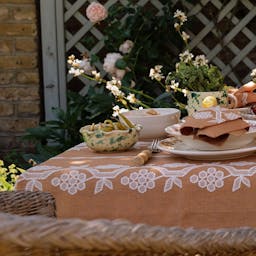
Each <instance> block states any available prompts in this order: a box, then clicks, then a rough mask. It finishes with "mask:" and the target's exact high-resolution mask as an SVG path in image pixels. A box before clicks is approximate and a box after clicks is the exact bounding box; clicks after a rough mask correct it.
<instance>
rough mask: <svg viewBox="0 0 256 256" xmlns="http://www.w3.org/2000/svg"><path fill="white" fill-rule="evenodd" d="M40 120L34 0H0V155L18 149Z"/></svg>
mask: <svg viewBox="0 0 256 256" xmlns="http://www.w3.org/2000/svg"><path fill="white" fill-rule="evenodd" d="M39 120H40V94H39V72H38V28H37V15H36V6H35V0H0V152H3V151H6V150H9V149H11V148H15V147H19V146H20V142H19V138H20V136H21V135H23V134H24V131H25V129H26V128H29V127H34V126H36V125H38V123H39Z"/></svg>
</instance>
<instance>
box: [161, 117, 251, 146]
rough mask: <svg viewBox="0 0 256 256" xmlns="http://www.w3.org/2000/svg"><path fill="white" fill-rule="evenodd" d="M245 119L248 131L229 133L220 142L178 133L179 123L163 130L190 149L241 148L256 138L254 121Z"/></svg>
mask: <svg viewBox="0 0 256 256" xmlns="http://www.w3.org/2000/svg"><path fill="white" fill-rule="evenodd" d="M245 121H246V122H248V123H249V124H250V128H249V130H248V132H246V133H244V134H243V135H240V136H236V135H232V134H230V135H229V136H228V137H227V139H226V140H225V141H224V142H222V143H221V144H213V143H208V142H206V141H204V140H200V139H198V138H194V135H182V134H181V133H180V126H181V123H179V124H174V125H171V126H168V127H166V128H165V131H166V132H167V133H168V134H169V135H171V136H174V137H176V138H177V139H178V140H180V141H182V142H183V143H184V144H185V145H187V146H189V148H191V149H196V150H204V151H210V150H231V149H239V148H243V147H245V146H246V145H248V144H251V143H253V142H254V140H255V138H256V122H255V121H252V120H245Z"/></svg>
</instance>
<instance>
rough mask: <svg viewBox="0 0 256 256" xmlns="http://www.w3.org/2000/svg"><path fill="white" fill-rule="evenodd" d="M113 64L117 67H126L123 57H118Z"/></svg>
mask: <svg viewBox="0 0 256 256" xmlns="http://www.w3.org/2000/svg"><path fill="white" fill-rule="evenodd" d="M115 66H116V67H117V68H119V69H125V68H126V67H127V63H126V61H125V60H124V59H118V60H117V61H116V63H115Z"/></svg>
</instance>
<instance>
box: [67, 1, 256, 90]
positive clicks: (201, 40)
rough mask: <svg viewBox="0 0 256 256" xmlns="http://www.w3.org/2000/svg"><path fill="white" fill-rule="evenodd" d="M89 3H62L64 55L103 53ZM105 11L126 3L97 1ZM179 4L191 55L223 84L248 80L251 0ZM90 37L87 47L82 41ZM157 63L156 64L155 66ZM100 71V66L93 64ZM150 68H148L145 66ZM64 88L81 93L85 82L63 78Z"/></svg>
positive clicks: (253, 51)
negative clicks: (187, 22)
mask: <svg viewBox="0 0 256 256" xmlns="http://www.w3.org/2000/svg"><path fill="white" fill-rule="evenodd" d="M90 2H92V1H91V0H90V1H88V0H65V1H64V5H65V13H64V20H65V39H66V53H67V55H69V54H71V53H75V54H76V55H79V54H81V53H83V52H85V51H87V52H91V53H95V54H99V55H100V54H101V53H102V52H104V43H103V42H102V38H103V36H104V28H102V29H101V28H95V27H93V26H92V24H91V23H90V22H89V21H88V20H87V18H86V15H85V9H86V7H87V6H88V5H89V3H90ZM99 2H100V3H102V4H104V5H105V7H106V8H109V7H110V6H111V5H113V4H116V3H117V2H119V4H122V5H125V4H127V1H126V0H119V1H118V0H104V1H99ZM173 2H174V4H177V6H178V5H179V3H180V2H182V4H183V5H184V6H185V7H186V9H187V13H188V16H189V17H190V18H191V19H192V24H193V26H192V29H191V30H190V31H188V33H189V34H190V36H191V42H190V47H191V49H192V50H193V52H195V53H203V54H205V55H206V56H207V57H208V59H209V60H210V62H212V63H213V64H215V65H217V66H218V67H219V68H220V69H221V70H222V73H223V74H224V76H225V79H226V83H227V84H229V85H233V86H239V85H241V84H243V83H245V82H247V81H249V75H250V72H251V70H252V69H253V68H255V67H256V5H255V4H254V3H253V2H254V0H252V1H249V0H230V1H219V0H212V1H209V0H200V1H195V2H196V5H192V4H191V3H189V2H188V1H185V0H184V1H178V0H176V1H173ZM135 3H136V4H138V5H141V6H144V7H147V8H148V7H149V5H150V8H154V9H155V10H156V12H155V13H156V15H157V14H159V12H160V11H161V9H162V6H163V5H162V3H161V1H160V0H139V1H135ZM86 36H90V37H91V38H93V40H92V42H91V43H90V44H89V45H85V44H84V43H83V38H85V37H86ZM156 64H157V63H156ZM97 67H98V68H99V69H100V70H102V63H100V62H99V63H97ZM149 68H150V67H149ZM67 81H68V88H71V89H72V90H76V91H79V92H80V93H81V94H85V93H86V91H87V88H88V85H89V83H88V81H87V80H83V78H82V77H79V81H78V79H77V78H76V80H75V81H74V78H73V77H71V76H68V75H67Z"/></svg>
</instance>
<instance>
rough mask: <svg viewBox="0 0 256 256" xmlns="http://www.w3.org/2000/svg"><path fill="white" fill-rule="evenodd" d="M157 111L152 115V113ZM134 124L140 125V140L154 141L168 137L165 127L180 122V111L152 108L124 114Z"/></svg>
mask: <svg viewBox="0 0 256 256" xmlns="http://www.w3.org/2000/svg"><path fill="white" fill-rule="evenodd" d="M151 110H153V111H156V113H157V114H155V115H152V114H150V111H151ZM123 115H124V116H126V117H127V118H128V119H129V120H130V121H131V122H133V123H134V124H140V125H141V126H142V130H141V131H140V139H153V138H161V137H165V136H166V132H165V127H167V126H170V125H172V124H176V123H178V122H179V121H180V110H179V109H176V108H152V109H141V110H131V111H128V112H125V113H123Z"/></svg>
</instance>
